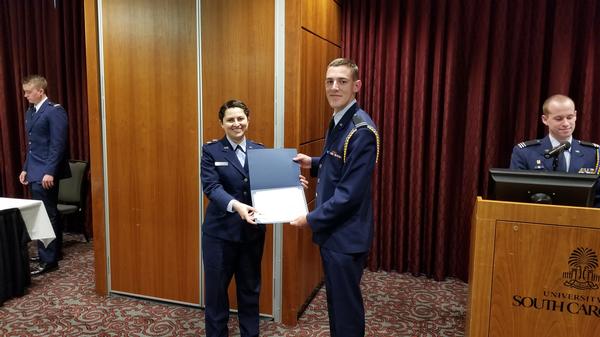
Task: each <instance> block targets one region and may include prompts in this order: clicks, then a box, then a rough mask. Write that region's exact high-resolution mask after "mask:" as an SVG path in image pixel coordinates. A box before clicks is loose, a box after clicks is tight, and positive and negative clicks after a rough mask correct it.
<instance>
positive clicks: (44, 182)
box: [19, 75, 71, 275]
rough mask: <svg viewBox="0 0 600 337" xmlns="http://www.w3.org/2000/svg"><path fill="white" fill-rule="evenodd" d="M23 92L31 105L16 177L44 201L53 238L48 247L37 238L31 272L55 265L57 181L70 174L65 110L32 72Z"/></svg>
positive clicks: (57, 251)
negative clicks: (21, 164) (52, 98)
mask: <svg viewBox="0 0 600 337" xmlns="http://www.w3.org/2000/svg"><path fill="white" fill-rule="evenodd" d="M22 84H23V95H24V96H25V98H26V99H27V101H29V103H30V104H31V106H30V107H29V109H27V112H26V116H25V131H26V134H27V153H26V155H25V163H24V164H23V171H22V172H21V174H20V175H19V181H20V182H21V184H23V185H28V186H29V191H30V192H31V197H32V198H33V199H36V200H41V201H42V202H43V203H44V207H45V208H46V212H48V217H49V218H50V223H51V224H52V228H53V229H54V233H55V234H56V239H55V240H54V241H52V242H51V243H50V244H49V245H48V247H45V246H44V244H43V243H42V242H41V241H38V257H37V258H36V259H37V260H38V262H39V263H38V264H37V265H36V266H35V267H34V268H33V269H32V270H31V274H32V275H39V274H43V273H46V272H49V271H52V270H55V269H57V268H58V260H59V259H60V258H61V254H62V223H61V219H60V216H59V214H58V209H57V204H58V181H59V180H60V179H63V178H68V177H70V176H71V170H70V168H69V158H68V154H67V153H68V151H67V140H68V136H69V135H68V129H67V127H68V119H67V112H66V111H65V109H63V107H61V106H60V105H59V104H54V103H52V102H50V100H49V99H48V97H47V96H46V87H47V85H48V84H47V81H46V79H45V78H44V77H42V76H39V75H33V76H29V77H27V78H25V79H24V80H23V83H22Z"/></svg>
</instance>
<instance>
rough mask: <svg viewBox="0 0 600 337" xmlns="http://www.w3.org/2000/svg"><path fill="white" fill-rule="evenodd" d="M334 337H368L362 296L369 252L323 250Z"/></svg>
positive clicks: (328, 303)
mask: <svg viewBox="0 0 600 337" xmlns="http://www.w3.org/2000/svg"><path fill="white" fill-rule="evenodd" d="M321 260H322V261H323V269H324V270H325V286H326V288H327V311H328V314H329V331H330V332H331V337H353V336H364V335H365V308H364V306H363V299H362V294H361V292H360V279H361V278H362V275H363V271H364V268H365V262H366V260H367V252H364V253H355V254H345V253H338V252H335V251H333V250H329V249H327V248H324V247H321Z"/></svg>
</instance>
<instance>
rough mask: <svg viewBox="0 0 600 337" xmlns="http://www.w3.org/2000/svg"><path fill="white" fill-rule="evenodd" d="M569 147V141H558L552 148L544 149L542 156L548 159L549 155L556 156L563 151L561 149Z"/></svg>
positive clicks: (565, 149)
mask: <svg viewBox="0 0 600 337" xmlns="http://www.w3.org/2000/svg"><path fill="white" fill-rule="evenodd" d="M570 148H571V143H569V142H562V143H560V145H558V146H556V147H554V148H552V149H548V150H544V158H546V159H549V158H551V157H558V155H559V154H561V153H563V151H567V150H568V149H570Z"/></svg>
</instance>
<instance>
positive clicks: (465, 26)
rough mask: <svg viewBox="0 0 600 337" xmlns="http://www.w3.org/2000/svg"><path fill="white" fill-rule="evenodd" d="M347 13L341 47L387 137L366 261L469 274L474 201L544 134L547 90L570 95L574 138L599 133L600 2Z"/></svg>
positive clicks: (439, 5)
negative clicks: (492, 175)
mask: <svg viewBox="0 0 600 337" xmlns="http://www.w3.org/2000/svg"><path fill="white" fill-rule="evenodd" d="M342 11H343V29H342V40H343V46H342V47H343V48H342V49H343V54H344V55H345V56H346V57H350V58H352V59H354V60H355V61H356V62H357V64H358V66H359V68H360V72H361V78H362V80H363V89H362V91H361V93H360V95H359V98H358V100H359V103H360V105H361V106H362V107H363V108H364V109H365V110H366V111H367V112H369V113H370V114H371V115H372V116H373V118H374V120H375V122H376V123H377V125H378V127H379V131H380V134H381V139H382V145H383V146H382V155H381V160H380V163H379V165H378V166H377V171H376V173H375V177H374V180H375V185H374V186H375V188H374V211H375V228H376V234H375V239H374V242H373V248H372V251H371V254H370V257H369V268H370V269H372V270H378V269H382V270H387V271H399V272H406V271H408V272H411V273H413V274H425V275H428V276H430V277H433V278H435V279H443V278H445V277H447V276H456V277H460V278H461V279H463V280H466V279H467V274H468V264H469V237H470V225H471V224H470V222H471V216H472V211H473V206H474V202H475V198H476V196H477V195H484V194H485V193H484V192H485V190H486V188H487V178H488V177H487V171H488V169H489V168H491V167H507V166H508V165H509V162H510V154H511V150H512V147H513V145H514V144H516V143H518V142H520V141H522V140H526V139H532V138H537V137H543V136H544V134H545V132H546V130H545V129H544V127H543V124H542V123H541V121H540V115H541V105H542V102H543V101H544V100H545V98H547V97H548V96H550V95H552V94H555V93H563V94H567V95H569V96H570V97H572V98H573V100H574V101H575V104H576V106H577V111H578V116H577V122H578V123H577V129H576V131H575V137H576V138H579V139H584V140H590V141H594V142H599V141H600V133H599V131H600V113H599V112H598V109H599V108H598V107H599V106H600V38H599V37H600V35H599V34H598V32H600V2H598V1H596V0H580V1H572V0H561V1H551V0H529V1H511V0H467V1H447V0H446V1H444V0H390V1H385V0H373V1H360V0H346V1H344V2H342ZM594 110H596V111H594Z"/></svg>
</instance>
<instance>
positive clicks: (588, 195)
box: [487, 168, 598, 207]
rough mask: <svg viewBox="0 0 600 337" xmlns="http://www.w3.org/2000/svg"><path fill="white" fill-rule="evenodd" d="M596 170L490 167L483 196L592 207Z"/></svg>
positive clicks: (595, 186)
mask: <svg viewBox="0 0 600 337" xmlns="http://www.w3.org/2000/svg"><path fill="white" fill-rule="evenodd" d="M597 184H598V175H597V174H577V173H566V172H551V171H527V170H511V169H498V168H492V169H490V179H489V182H488V194H487V198H488V199H491V200H503V201H517V202H533V203H543V204H554V205H566V206H584V207H593V206H594V203H595V198H596V189H597Z"/></svg>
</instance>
